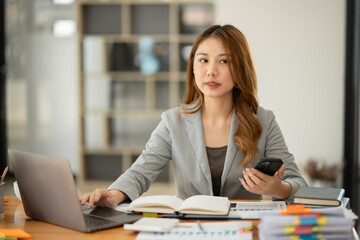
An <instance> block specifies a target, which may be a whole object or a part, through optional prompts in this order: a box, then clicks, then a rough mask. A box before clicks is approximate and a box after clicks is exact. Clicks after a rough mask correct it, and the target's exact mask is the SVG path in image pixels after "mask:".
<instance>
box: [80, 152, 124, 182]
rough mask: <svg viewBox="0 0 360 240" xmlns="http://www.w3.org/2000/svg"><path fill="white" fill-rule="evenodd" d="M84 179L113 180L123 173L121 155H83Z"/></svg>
mask: <svg viewBox="0 0 360 240" xmlns="http://www.w3.org/2000/svg"><path fill="white" fill-rule="evenodd" d="M85 162H86V166H85V171H86V172H85V177H86V178H87V179H93V180H94V179H96V180H114V179H117V178H118V177H119V176H120V174H121V173H122V172H123V170H124V169H123V167H122V164H123V156H122V155H109V154H106V155H85Z"/></svg>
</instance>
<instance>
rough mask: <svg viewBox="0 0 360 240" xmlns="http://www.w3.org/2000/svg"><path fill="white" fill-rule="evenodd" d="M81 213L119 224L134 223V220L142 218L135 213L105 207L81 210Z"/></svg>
mask: <svg viewBox="0 0 360 240" xmlns="http://www.w3.org/2000/svg"><path fill="white" fill-rule="evenodd" d="M83 213H84V214H88V215H91V216H95V217H99V218H106V219H108V220H113V221H120V222H135V221H136V220H138V219H140V218H142V216H140V215H137V214H135V213H125V212H120V211H116V210H114V209H111V208H106V207H94V208H91V209H85V208H83Z"/></svg>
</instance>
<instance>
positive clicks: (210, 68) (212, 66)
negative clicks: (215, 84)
mask: <svg viewBox="0 0 360 240" xmlns="http://www.w3.org/2000/svg"><path fill="white" fill-rule="evenodd" d="M206 74H207V75H208V76H209V77H214V76H216V75H217V68H216V66H215V64H209V65H208V68H207V72H206Z"/></svg>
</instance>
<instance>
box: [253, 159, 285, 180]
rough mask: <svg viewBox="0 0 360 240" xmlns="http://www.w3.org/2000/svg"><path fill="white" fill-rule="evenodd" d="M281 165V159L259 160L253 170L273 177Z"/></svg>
mask: <svg viewBox="0 0 360 240" xmlns="http://www.w3.org/2000/svg"><path fill="white" fill-rule="evenodd" d="M282 164H283V161H282V160H281V159H276V158H264V159H261V160H259V161H258V163H257V164H256V166H255V167H254V168H255V169H257V170H259V171H260V172H262V173H265V174H267V175H270V176H273V175H274V174H275V173H276V171H277V170H279V168H280V167H281V165H282Z"/></svg>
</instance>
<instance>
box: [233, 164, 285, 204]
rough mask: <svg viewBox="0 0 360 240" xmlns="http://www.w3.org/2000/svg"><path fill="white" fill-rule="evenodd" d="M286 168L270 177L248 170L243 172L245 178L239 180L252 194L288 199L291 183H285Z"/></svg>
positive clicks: (254, 170) (282, 167)
mask: <svg viewBox="0 0 360 240" xmlns="http://www.w3.org/2000/svg"><path fill="white" fill-rule="evenodd" d="M284 170H285V166H284V165H282V166H281V167H280V168H279V170H278V171H277V172H276V173H275V174H274V176H270V175H267V174H264V173H262V172H260V171H258V170H256V169H255V168H246V169H245V171H243V175H244V178H239V180H240V182H241V184H242V185H243V186H244V188H245V189H246V190H247V191H249V192H252V193H255V194H261V195H271V196H273V197H276V198H278V199H287V197H288V196H289V195H290V192H291V186H290V184H289V183H286V182H283V181H282V179H283V178H284Z"/></svg>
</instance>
